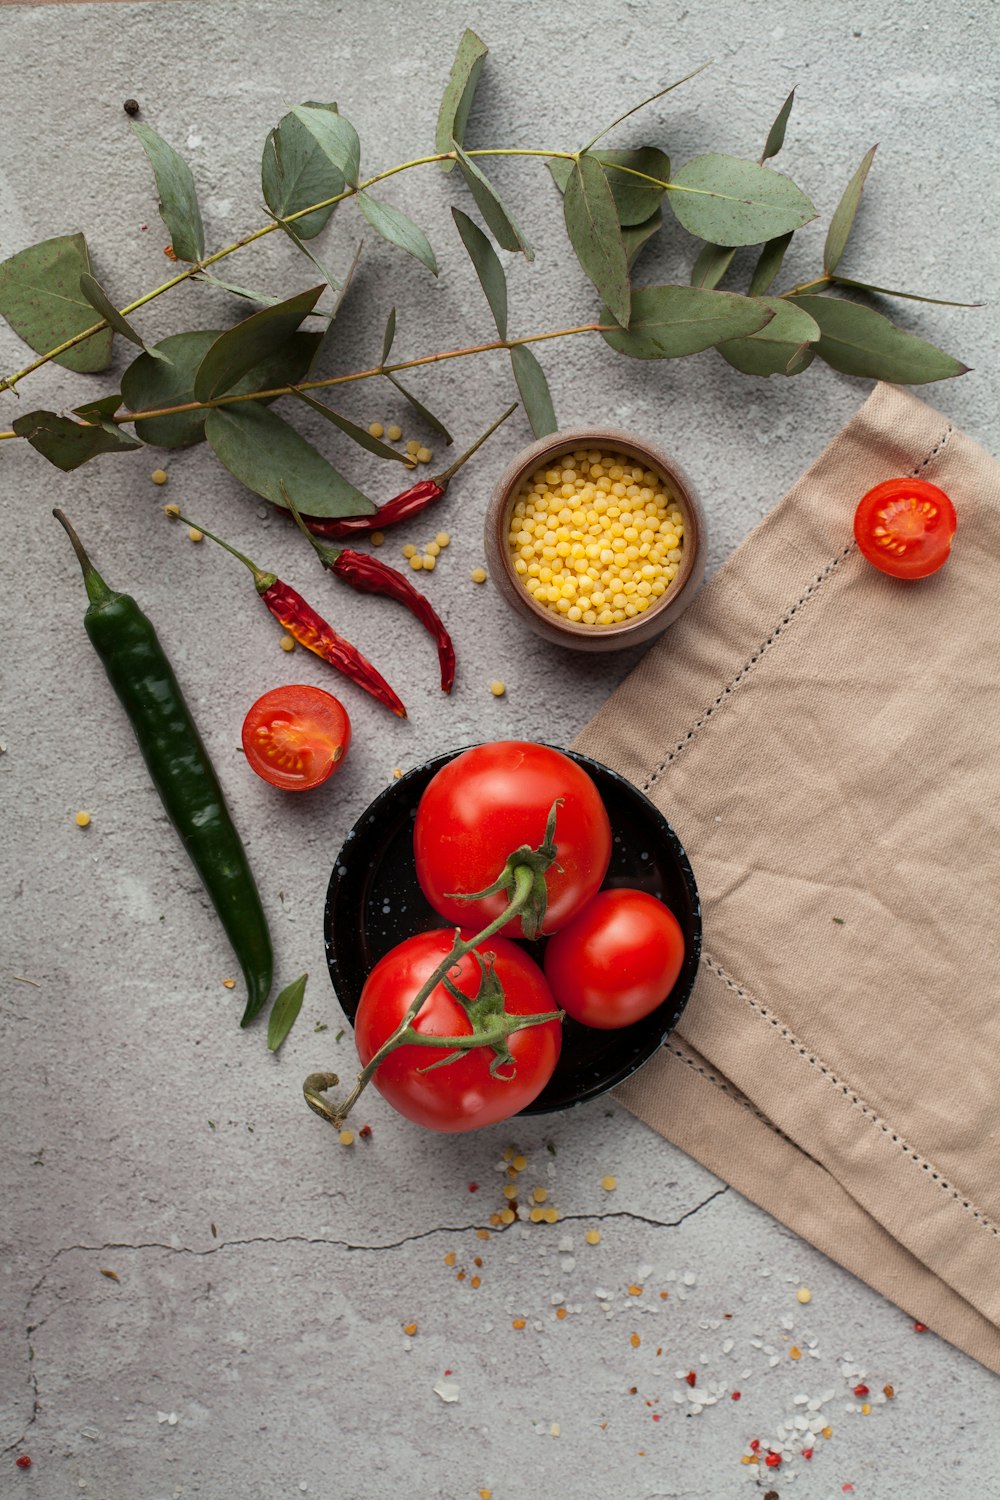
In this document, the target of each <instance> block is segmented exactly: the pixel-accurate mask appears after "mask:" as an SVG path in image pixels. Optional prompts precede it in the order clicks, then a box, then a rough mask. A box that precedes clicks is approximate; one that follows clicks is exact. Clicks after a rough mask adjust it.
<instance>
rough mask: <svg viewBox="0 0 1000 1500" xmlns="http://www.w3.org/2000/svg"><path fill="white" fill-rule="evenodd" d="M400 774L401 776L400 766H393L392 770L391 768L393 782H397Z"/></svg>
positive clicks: (401, 769)
mask: <svg viewBox="0 0 1000 1500" xmlns="http://www.w3.org/2000/svg"><path fill="white" fill-rule="evenodd" d="M402 774H403V768H402V766H393V768H392V779H393V781H398V780H399V778H400V777H401V776H402Z"/></svg>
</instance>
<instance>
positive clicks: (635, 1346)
mask: <svg viewBox="0 0 1000 1500" xmlns="http://www.w3.org/2000/svg"><path fill="white" fill-rule="evenodd" d="M629 1343H630V1344H631V1345H632V1348H633V1349H638V1347H639V1345H640V1344H641V1343H642V1339H641V1338H640V1337H639V1335H638V1334H637V1333H633V1334H632V1335H631V1336H630V1337H629Z"/></svg>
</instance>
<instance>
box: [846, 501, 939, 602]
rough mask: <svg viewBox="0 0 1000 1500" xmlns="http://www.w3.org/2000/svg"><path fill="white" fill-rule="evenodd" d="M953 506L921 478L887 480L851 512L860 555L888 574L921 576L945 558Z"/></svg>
mask: <svg viewBox="0 0 1000 1500" xmlns="http://www.w3.org/2000/svg"><path fill="white" fill-rule="evenodd" d="M955 526H956V517H955V507H954V506H953V505H952V503H951V501H950V500H949V499H948V496H947V495H946V494H945V492H944V490H939V489H938V487H937V485H936V484H928V482H927V480H926V479H887V480H886V481H885V483H884V484H877V485H876V486H875V488H874V489H873V490H869V491H868V493H867V495H865V497H864V499H863V500H862V501H861V504H860V505H859V506H858V508H857V510H856V511H855V513H854V535H855V537H856V539H857V543H858V546H859V548H860V549H861V552H862V554H863V556H865V557H866V558H867V559H868V561H869V562H870V563H873V564H874V565H875V567H876V568H878V569H879V570H880V571H881V572H883V573H888V574H890V576H891V577H893V578H926V577H927V575H928V573H936V572H937V570H938V568H940V567H941V565H942V563H945V562H947V561H948V554H949V552H950V551H951V539H952V537H953V536H954V535H955Z"/></svg>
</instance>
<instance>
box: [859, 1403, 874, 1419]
mask: <svg viewBox="0 0 1000 1500" xmlns="http://www.w3.org/2000/svg"><path fill="white" fill-rule="evenodd" d="M871 1414H872V1409H871V1405H870V1404H869V1402H867V1401H866V1402H865V1404H864V1406H863V1407H862V1408H861V1415H862V1416H863V1417H870V1416H871Z"/></svg>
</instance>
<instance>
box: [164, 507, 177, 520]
mask: <svg viewBox="0 0 1000 1500" xmlns="http://www.w3.org/2000/svg"><path fill="white" fill-rule="evenodd" d="M180 513H181V508H180V506H179V505H165V506H164V507H163V514H164V515H165V516H169V518H170V520H171V521H176V520H177V517H178V516H179V515H180Z"/></svg>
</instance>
